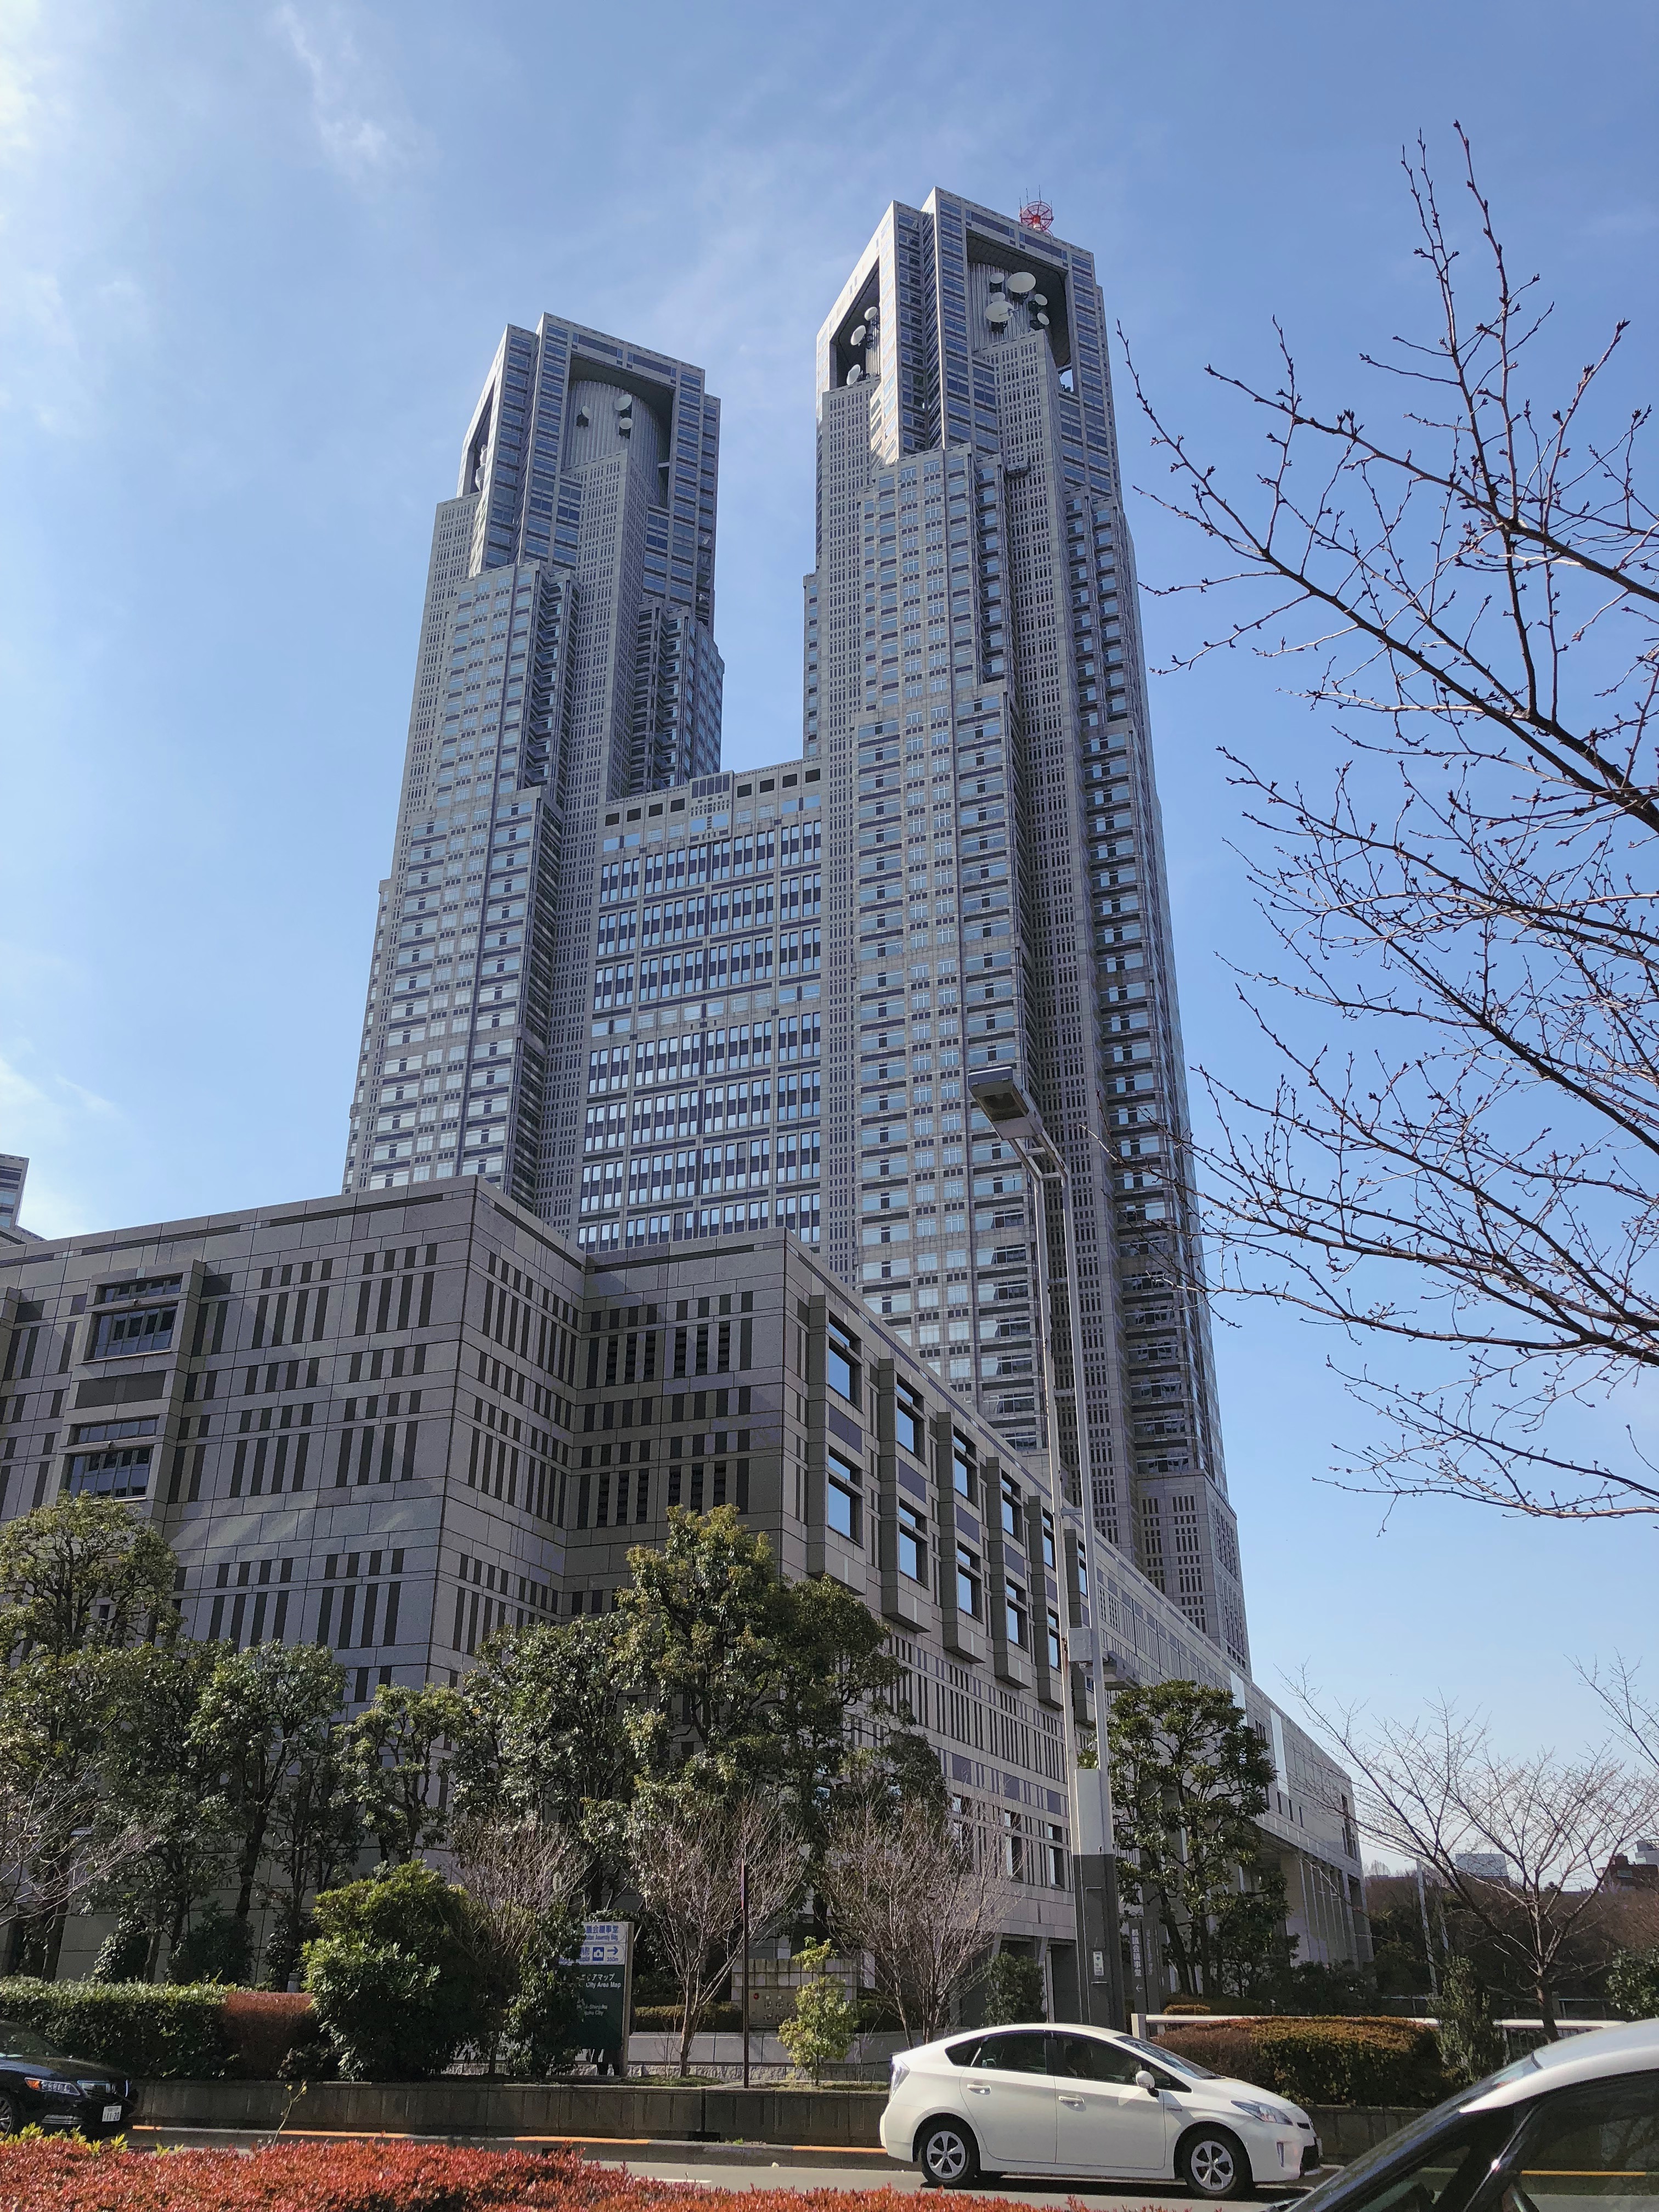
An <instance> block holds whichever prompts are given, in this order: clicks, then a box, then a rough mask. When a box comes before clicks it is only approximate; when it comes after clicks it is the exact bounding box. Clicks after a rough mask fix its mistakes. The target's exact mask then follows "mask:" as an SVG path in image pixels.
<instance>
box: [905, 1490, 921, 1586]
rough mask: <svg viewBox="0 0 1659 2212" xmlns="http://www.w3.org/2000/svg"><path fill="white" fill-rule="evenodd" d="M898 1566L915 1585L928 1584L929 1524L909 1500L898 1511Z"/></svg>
mask: <svg viewBox="0 0 1659 2212" xmlns="http://www.w3.org/2000/svg"><path fill="white" fill-rule="evenodd" d="M898 1566H899V1572H900V1573H901V1574H902V1575H907V1576H908V1577H909V1579H910V1580H911V1581H912V1582H913V1583H921V1584H922V1586H923V1588H924V1589H925V1588H926V1587H927V1521H926V1519H925V1518H924V1517H923V1516H922V1515H921V1513H920V1512H918V1511H917V1510H916V1508H915V1506H914V1505H912V1504H910V1503H909V1502H908V1499H906V1498H900V1500H899V1509H898Z"/></svg>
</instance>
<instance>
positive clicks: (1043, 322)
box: [1036, 315, 1048, 331]
mask: <svg viewBox="0 0 1659 2212" xmlns="http://www.w3.org/2000/svg"><path fill="white" fill-rule="evenodd" d="M1036 325H1037V328H1038V329H1039V330H1040V331H1046V330H1047V329H1048V317H1047V315H1039V316H1038V317H1037V319H1036Z"/></svg>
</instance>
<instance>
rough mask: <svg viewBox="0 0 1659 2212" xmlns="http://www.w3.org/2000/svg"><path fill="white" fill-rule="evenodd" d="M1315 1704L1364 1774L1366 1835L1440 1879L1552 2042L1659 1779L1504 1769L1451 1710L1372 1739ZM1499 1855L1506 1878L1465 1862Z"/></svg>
mask: <svg viewBox="0 0 1659 2212" xmlns="http://www.w3.org/2000/svg"><path fill="white" fill-rule="evenodd" d="M1303 1703H1304V1705H1306V1707H1307V1709H1308V1711H1309V1712H1310V1714H1311V1716H1312V1717H1313V1719H1314V1721H1315V1723H1316V1725H1317V1726H1318V1727H1319V1728H1320V1729H1322V1731H1323V1732H1324V1734H1325V1735H1327V1736H1328V1737H1329V1738H1330V1740H1331V1741H1332V1742H1333V1743H1334V1744H1335V1745H1336V1746H1337V1747H1339V1748H1340V1751H1341V1752H1342V1753H1343V1754H1344V1756H1345V1758H1346V1761H1347V1764H1348V1765H1349V1767H1350V1768H1351V1769H1352V1772H1353V1774H1354V1777H1355V1783H1354V1796H1355V1810H1356V1815H1357V1818H1358V1822H1359V1826H1361V1828H1362V1829H1363V1830H1364V1832H1365V1833H1366V1834H1367V1835H1369V1836H1370V1838H1372V1839H1373V1841H1374V1842H1376V1843H1377V1844H1381V1845H1382V1846H1383V1849H1384V1850H1392V1851H1398V1852H1401V1854H1403V1855H1404V1856H1405V1857H1408V1858H1413V1859H1416V1860H1418V1861H1419V1862H1420V1863H1421V1864H1422V1865H1423V1866H1424V1867H1425V1869H1429V1870H1431V1872H1433V1873H1434V1874H1435V1875H1437V1877H1438V1879H1439V1881H1440V1882H1441V1883H1442V1884H1443V1887H1444V1888H1445V1889H1446V1891H1448V1892H1449V1893H1450V1899H1452V1900H1455V1903H1456V1904H1457V1905H1461V1906H1462V1910H1463V1911H1465V1912H1466V1913H1467V1914H1468V1916H1469V1918H1470V1919H1471V1920H1472V1921H1473V1922H1474V1924H1475V1925H1476V1926H1477V1927H1478V1928H1479V1929H1480V1930H1481V1932H1482V1934H1483V1935H1484V1936H1486V1937H1487V1938H1488V1939H1489V1940H1490V1941H1491V1942H1492V1944H1493V1945H1494V1946H1495V1947H1496V1948H1497V1949H1498V1951H1499V1952H1500V1953H1501V1954H1502V1955H1503V1956H1504V1958H1505V1959H1507V1960H1509V1961H1510V1963H1511V1964H1512V1965H1513V1966H1515V1967H1516V1970H1517V1972H1518V1973H1519V1974H1520V1975H1522V1976H1523V1977H1524V1979H1525V1983H1526V1985H1527V1986H1528V1988H1530V1989H1531V1990H1532V1991H1533V1992H1534V1995H1535V1996H1536V1998H1537V2001H1538V2009H1539V2014H1540V2016H1541V2019H1542V2021H1543V2023H1544V2033H1545V2034H1546V2035H1547V2036H1549V2037H1551V2038H1553V2036H1554V2034H1555V2032H1556V2020H1555V1985H1556V1981H1557V1978H1558V1975H1559V1970H1560V1968H1561V1966H1563V1965H1564V1964H1565V1960H1566V1959H1567V1958H1568V1957H1569V1956H1570V1955H1571V1949H1572V1947H1573V1946H1574V1945H1575V1944H1576V1943H1577V1942H1578V1941H1579V1940H1580V1939H1582V1938H1583V1937H1584V1936H1589V1935H1590V1934H1592V1933H1593V1932H1594V1931H1595V1928H1596V1927H1597V1925H1598V1924H1599V1923H1600V1922H1601V1920H1602V1919H1603V1918H1605V1917H1606V1916H1607V1912H1608V1911H1610V1909H1611V1908H1612V1906H1613V1903H1614V1901H1615V1899H1614V1893H1613V1892H1612V1891H1610V1890H1609V1889H1608V1888H1607V1887H1606V1886H1605V1885H1604V1883H1603V1881H1602V1879H1601V1877H1602V1875H1603V1872H1604V1871H1605V1869H1606V1866H1607V1861H1608V1860H1609V1859H1610V1858H1611V1857H1613V1854H1614V1853H1615V1852H1616V1851H1620V1850H1625V1849H1626V1846H1627V1845H1628V1844H1631V1843H1632V1842H1633V1841H1634V1840H1635V1839H1636V1838H1638V1836H1642V1835H1645V1834H1648V1833H1650V1832H1651V1830H1652V1827H1653V1823H1654V1820H1655V1818H1656V1816H1659V1778H1654V1777H1651V1776H1648V1775H1643V1774H1633V1773H1632V1771H1630V1769H1629V1768H1628V1767H1626V1766H1624V1765H1621V1764H1620V1761H1619V1760H1618V1759H1614V1758H1613V1757H1611V1756H1610V1755H1609V1754H1608V1753H1606V1752H1597V1753H1592V1754H1591V1755H1590V1756H1589V1758H1586V1759H1556V1758H1555V1757H1554V1755H1553V1753H1550V1752H1547V1751H1541V1752H1537V1753H1534V1754H1533V1755H1532V1756H1531V1757H1530V1758H1528V1759H1506V1758H1505V1757H1504V1756H1503V1754H1502V1753H1499V1752H1498V1751H1497V1750H1496V1749H1495V1748H1494V1747H1493V1746H1492V1740H1491V1737H1490V1735H1489V1734H1488V1731H1487V1729H1486V1726H1485V1724H1484V1723H1482V1722H1480V1721H1478V1720H1474V1719H1472V1718H1469V1717H1467V1716H1465V1715H1463V1714H1462V1713H1460V1712H1459V1711H1457V1709H1456V1707H1455V1705H1450V1704H1447V1703H1442V1704H1441V1705H1437V1706H1436V1707H1435V1708H1434V1710H1433V1711H1432V1712H1431V1715H1430V1716H1429V1717H1428V1719H1427V1720H1425V1721H1415V1722H1413V1723H1410V1724H1409V1725H1407V1724H1405V1723H1401V1722H1395V1721H1384V1722H1381V1723H1378V1724H1377V1725H1376V1727H1375V1728H1371V1729H1366V1728H1365V1727H1364V1726H1363V1725H1362V1723H1360V1721H1359V1719H1358V1717H1357V1716H1356V1715H1355V1714H1354V1713H1352V1712H1343V1713H1336V1714H1331V1713H1327V1712H1324V1711H1321V1709H1320V1707H1319V1706H1318V1705H1316V1703H1314V1702H1313V1700H1312V1699H1311V1698H1310V1696H1309V1695H1308V1694H1307V1692H1304V1694H1303ZM1494 1852H1495V1853H1497V1854H1498V1856H1500V1857H1502V1858H1503V1860H1504V1863H1505V1865H1506V1867H1507V1869H1508V1871H1507V1873H1506V1874H1505V1875H1504V1877H1503V1879H1502V1880H1491V1879H1487V1878H1486V1877H1485V1876H1483V1875H1480V1874H1478V1873H1475V1872H1473V1871H1471V1869H1470V1868H1469V1866H1468V1864H1467V1863H1466V1862H1467V1860H1468V1858H1470V1857H1480V1856H1490V1855H1491V1854H1492V1853H1494Z"/></svg>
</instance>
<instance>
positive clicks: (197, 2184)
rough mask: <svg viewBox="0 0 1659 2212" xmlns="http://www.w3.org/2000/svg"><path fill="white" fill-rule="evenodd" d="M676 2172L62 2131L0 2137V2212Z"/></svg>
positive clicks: (642, 2194)
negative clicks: (236, 2147)
mask: <svg viewBox="0 0 1659 2212" xmlns="http://www.w3.org/2000/svg"><path fill="white" fill-rule="evenodd" d="M829 2197H830V2192H829V2191H817V2192H814V2193H813V2194H812V2195H811V2196H803V2195H801V2194H799V2193H797V2192H795V2191H787V2190H781V2189H756V2190H748V2189H742V2190H738V2189H700V2190H698V2191H697V2192H696V2212H801V2208H802V2207H803V2205H808V2206H810V2205H811V2204H813V2203H815V2202H816V2203H818V2204H819V2205H821V2206H823V2205H827V2204H828V2203H829ZM687 2202H688V2197H687V2195H686V2192H685V2191H684V2187H683V2186H682V2185H680V2184H678V2183H675V2182H661V2181H653V2180H647V2179H642V2178H641V2177H639V2176H637V2175H633V2174H629V2173H626V2172H622V2171H620V2170H619V2169H617V2168H615V2167H611V2166H600V2165H599V2164H597V2163H595V2162H593V2161H592V2160H584V2159H580V2158H575V2157H573V2156H571V2155H570V2154H568V2152H566V2153H550V2154H544V2155H542V2156H535V2155H530V2154H525V2153H523V2152H511V2151H509V2152H502V2151H481V2150H453V2149H450V2148H447V2147H444V2146H440V2145H435V2144H416V2143H411V2142H384V2141H383V2142H339V2143H332V2142H329V2143H300V2142H294V2143H275V2144H272V2145H270V2147H269V2148H266V2149H264V2150H257V2151H255V2152H253V2153H252V2155H250V2156H246V2157H243V2156H240V2155H239V2154H237V2153H236V2152H234V2151H222V2150H175V2151H169V2152H168V2153H167V2156H166V2157H165V2158H158V2157H156V2156H155V2154H154V2153H153V2152H150V2151H129V2150H123V2149H119V2148H110V2147H107V2146H104V2147H100V2148H94V2147H93V2146H92V2145H91V2144H89V2143H83V2142H76V2141H75V2140H74V2139H72V2138H71V2139H68V2140H66V2139H64V2138H63V2137H61V2136H60V2137H44V2138H42V2137H36V2138H34V2139H33V2140H29V2139H24V2138H20V2139H15V2140H13V2141H11V2142H0V2203H3V2204H4V2206H5V2207H6V2212H110V2208H111V2207H112V2206H113V2205H118V2206H119V2207H120V2208H121V2212H684V2208H685V2206H686V2204H687ZM859 2202H860V2212H914V2208H915V2198H914V2197H910V2196H905V2195H901V2194H900V2192H899V2191H897V2190H896V2189H891V2188H884V2189H872V2190H869V2191H866V2192H864V2193H863V2194H862V2195H861V2196H860V2200H859ZM929 2212H1013V2208H1012V2205H1011V2204H1009V2203H1008V2202H1007V2200H1006V2198H1005V2199H998V2198H996V2197H987V2196H985V2195H983V2194H981V2193H980V2192H979V2191H975V2193H974V2194H973V2195H972V2196H969V2195H967V2194H965V2193H963V2192H956V2193H951V2192H947V2191H935V2192H933V2194H932V2195H931V2197H930V2202H929Z"/></svg>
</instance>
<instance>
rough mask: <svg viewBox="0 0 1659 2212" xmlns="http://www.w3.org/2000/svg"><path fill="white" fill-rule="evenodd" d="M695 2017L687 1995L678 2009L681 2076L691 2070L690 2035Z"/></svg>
mask: <svg viewBox="0 0 1659 2212" xmlns="http://www.w3.org/2000/svg"><path fill="white" fill-rule="evenodd" d="M696 2017H697V2015H696V2011H695V2010H694V2009H693V2007H692V2004H691V2000H690V1998H689V1997H688V1998H687V1999H686V2001H685V2003H684V2006H683V2007H682V2008H681V2010H680V2073H681V2075H682V2076H684V2075H687V2074H689V2073H690V2071H691V2036H692V2031H693V2027H694V2026H695V2023H696Z"/></svg>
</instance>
